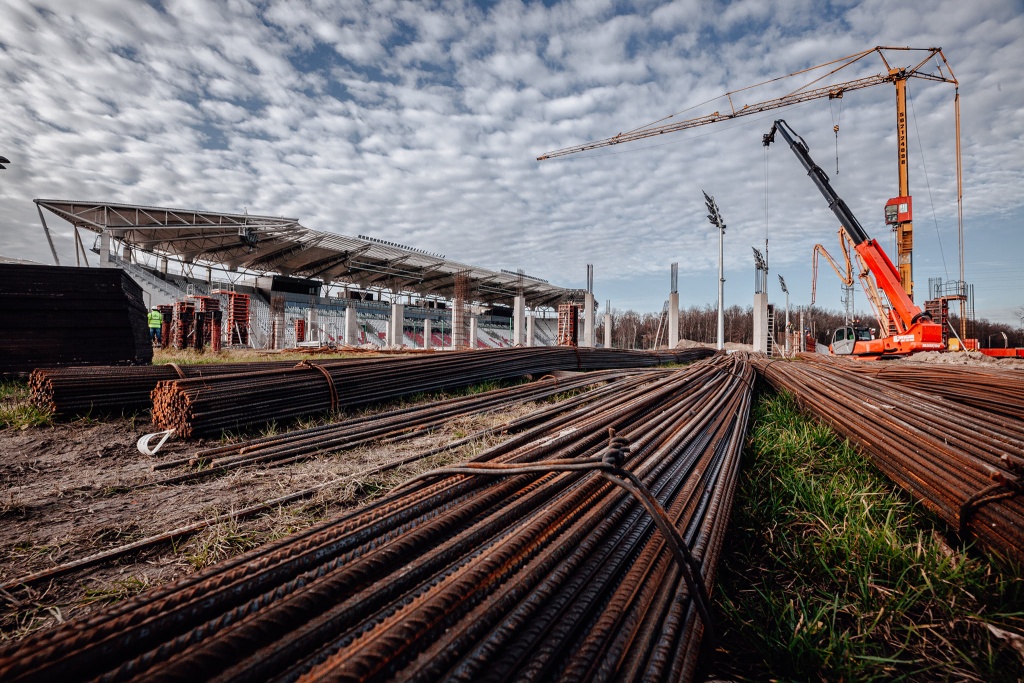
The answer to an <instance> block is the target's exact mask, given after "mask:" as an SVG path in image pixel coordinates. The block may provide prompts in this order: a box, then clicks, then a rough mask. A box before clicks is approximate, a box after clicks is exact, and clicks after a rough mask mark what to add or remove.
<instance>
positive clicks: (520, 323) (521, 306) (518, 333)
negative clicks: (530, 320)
mask: <svg viewBox="0 0 1024 683" xmlns="http://www.w3.org/2000/svg"><path fill="white" fill-rule="evenodd" d="M525 327H526V297H525V296H523V295H522V294H520V295H519V296H517V297H516V301H515V306H514V308H513V312H512V345H513V346H522V345H523V342H524V334H523V332H524V331H525V330H524V328H525Z"/></svg>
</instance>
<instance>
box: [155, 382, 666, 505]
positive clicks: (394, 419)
mask: <svg viewBox="0 0 1024 683" xmlns="http://www.w3.org/2000/svg"><path fill="white" fill-rule="evenodd" d="M628 372H634V373H635V372H638V371H619V370H604V371H598V372H594V373H586V374H581V375H579V376H576V377H570V378H565V379H561V380H559V379H556V378H554V377H547V378H543V379H541V380H538V381H536V382H531V383H529V384H523V385H518V386H514V387H509V388H504V389H492V390H491V391H486V392H483V393H480V394H475V395H471V396H461V397H457V398H450V399H445V400H441V401H434V402H431V403H426V404H423V405H417V406H415V407H412V408H399V409H397V410H391V411H388V412H385V413H380V414H376V415H369V416H366V417H361V418H352V419H348V420H343V421H340V422H332V423H330V424H326V425H321V426H317V427H310V428H308V429H300V430H295V431H290V432H286V433H284V434H280V435H275V436H268V437H262V438H258V439H252V440H249V441H244V442H241V443H232V444H228V445H224V446H215V447H213V448H206V449H202V450H199V451H197V452H195V453H194V454H193V455H191V456H189V457H186V458H182V459H179V460H171V461H165V462H161V463H159V464H157V465H155V466H154V468H153V469H154V470H157V469H160V470H163V469H170V468H172V467H178V466H181V465H201V466H202V467H203V469H199V470H194V471H191V472H186V473H184V474H178V475H174V476H171V477H168V478H165V479H161V480H158V481H155V482H152V483H151V484H150V485H161V484H176V483H179V482H184V481H193V480H196V479H203V478H207V477H212V476H217V475H219V474H221V473H222V472H225V471H228V470H232V469H236V468H239V467H246V466H251V465H259V466H261V467H267V466H281V465H288V464H291V463H294V462H299V461H301V460H304V459H308V458H311V457H314V456H316V455H320V454H325V453H338V452H341V451H345V450H349V449H352V448H355V447H357V446H362V445H365V444H370V443H377V442H381V441H385V440H386V441H387V442H389V443H394V442H396V441H399V440H402V439H407V438H414V437H417V436H422V435H423V434H426V433H427V432H428V431H429V430H433V429H435V428H437V427H439V426H441V425H444V424H447V423H449V422H450V421H451V420H453V419H457V418H461V417H466V416H470V415H478V414H481V413H485V412H492V411H495V410H501V409H504V408H508V407H509V406H512V405H517V404H522V403H524V402H526V401H539V400H544V399H546V398H550V397H551V396H554V395H555V394H559V393H563V392H571V391H578V390H583V389H588V388H592V387H595V386H596V385H598V384H602V383H605V382H613V381H615V380H621V379H622V378H623V377H625V376H626V374H627V373H628ZM641 372H644V373H647V372H649V371H641ZM647 381H650V379H649V377H646V376H644V375H635V376H633V377H632V382H631V383H644V382H647ZM629 385H630V384H629V383H626V384H625V386H629ZM623 386H624V383H623V382H615V384H614V385H610V386H606V387H605V388H604V389H602V390H594V391H591V392H587V393H585V394H583V395H580V396H577V397H575V398H573V399H569V400H566V401H561V402H559V403H557V404H555V405H553V406H551V407H550V408H549V409H546V410H537V411H534V412H533V413H531V414H530V415H529V416H526V417H523V418H520V419H518V420H515V421H512V422H508V423H504V424H502V425H500V426H498V427H494V428H493V429H488V430H484V432H486V433H494V432H502V433H515V432H517V431H519V430H521V429H524V428H526V427H528V426H531V425H533V424H536V423H538V422H540V421H542V420H544V419H546V418H548V417H550V416H552V415H554V414H558V413H566V412H568V411H570V410H572V409H575V408H577V407H578V406H580V405H581V404H582V405H585V404H587V403H590V402H592V401H595V400H597V399H599V398H601V397H602V396H604V395H605V394H607V393H610V392H613V391H615V392H617V391H622V389H623ZM484 435H485V434H484V433H477V434H473V435H470V436H468V437H466V438H464V439H460V440H458V441H457V442H456V443H455V444H446V445H445V446H443V447H439V448H438V449H436V450H437V452H441V451H443V450H447V449H448V448H451V447H453V446H455V445H461V444H462V443H465V442H468V441H471V440H473V439H476V438H480V437H481V436H484Z"/></svg>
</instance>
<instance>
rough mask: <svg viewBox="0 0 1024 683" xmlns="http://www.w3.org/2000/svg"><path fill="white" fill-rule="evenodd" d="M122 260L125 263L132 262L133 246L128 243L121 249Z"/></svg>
mask: <svg viewBox="0 0 1024 683" xmlns="http://www.w3.org/2000/svg"><path fill="white" fill-rule="evenodd" d="M121 260H122V261H124V262H125V263H131V262H132V248H131V246H130V245H127V244H126V245H124V248H123V249H121Z"/></svg>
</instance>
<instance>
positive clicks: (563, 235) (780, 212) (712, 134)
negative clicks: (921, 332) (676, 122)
mask: <svg viewBox="0 0 1024 683" xmlns="http://www.w3.org/2000/svg"><path fill="white" fill-rule="evenodd" d="M0 25H3V26H5V31H4V33H3V35H2V36H0V80H2V83H3V89H4V93H5V96H4V97H3V98H0V146H2V147H0V154H3V155H4V156H7V157H8V158H10V159H11V160H12V164H11V166H10V167H9V168H8V169H7V170H6V171H4V172H3V174H2V175H0V230H2V235H3V242H2V245H0V249H2V251H3V253H5V254H8V255H13V256H20V257H23V258H34V259H36V260H40V261H47V260H48V255H47V254H48V250H47V247H46V246H45V244H43V240H42V237H41V232H40V230H39V228H38V224H37V222H38V219H37V218H36V215H35V210H34V207H33V206H32V204H31V199H32V198H33V197H60V198H70V199H97V200H104V201H121V202H127V203H143V204H156V205H171V206H181V207H186V208H207V209H212V210H224V211H240V210H242V209H247V210H249V211H250V212H253V213H269V214H274V215H288V216H296V217H298V218H300V220H301V221H302V222H303V224H304V225H306V226H308V227H311V228H315V229H319V230H326V231H334V232H340V233H345V234H350V235H355V234H370V235H375V236H379V237H382V238H385V239H392V240H396V241H400V242H403V243H407V244H412V245H416V246H420V247H424V248H428V249H430V250H433V251H439V252H443V253H446V254H448V255H450V256H452V257H454V258H458V259H460V260H463V261H466V262H469V263H478V264H480V265H484V266H488V267H492V268H513V269H514V268H519V267H522V268H525V269H526V270H527V271H528V272H530V273H535V274H537V275H541V276H544V277H548V278H549V279H552V280H553V281H555V282H557V283H559V284H564V285H567V286H580V285H581V284H582V281H583V276H584V273H585V269H584V265H585V264H586V263H594V264H595V266H596V268H597V275H598V282H597V284H598V295H599V297H600V298H601V299H604V298H606V297H610V298H612V299H613V300H614V302H615V304H616V305H618V306H634V307H639V308H642V309H647V310H653V309H657V308H660V302H661V300H662V299H663V298H664V291H663V290H665V289H667V270H668V264H669V263H670V262H672V261H679V262H680V263H681V268H682V275H683V281H684V283H685V288H686V291H685V292H684V303H687V304H691V303H698V304H703V303H705V302H710V301H711V300H712V299H713V298H714V291H715V284H714V278H715V270H716V258H717V249H716V246H717V245H716V244H715V239H714V235H713V234H712V233H711V231H710V228H709V226H708V225H707V223H706V219H705V217H704V208H703V202H702V197H701V193H700V190H701V189H706V190H708V191H709V192H711V193H712V194H714V195H715V196H716V198H717V199H718V202H719V205H720V206H721V207H722V210H723V213H724V215H725V217H726V220H727V223H728V224H729V231H728V233H727V240H728V248H727V268H728V273H727V278H729V280H730V285H729V296H728V298H729V299H730V303H740V304H746V303H747V302H748V301H749V274H748V273H749V270H750V250H749V247H750V245H757V244H763V241H764V238H765V235H766V233H767V234H768V235H770V239H771V252H772V255H771V259H772V267H773V271H775V272H785V273H786V277H787V280H789V281H790V289H791V291H793V293H794V298H795V299H796V300H798V301H799V300H801V297H802V299H803V300H806V298H807V294H808V290H809V279H810V278H809V270H810V269H809V262H810V258H809V257H810V253H811V248H812V246H813V244H814V243H815V242H819V241H826V243H827V240H829V239H831V236H832V235H833V234H834V230H835V227H834V223H835V221H834V219H833V218H832V217H831V214H830V213H829V212H828V210H827V208H826V207H825V206H824V203H823V202H822V201H821V200H820V198H819V197H818V196H817V194H816V193H815V192H814V190H813V188H812V187H811V186H810V184H809V183H808V182H807V180H806V178H804V177H803V173H802V172H801V171H800V170H799V167H798V166H797V165H796V161H795V160H794V159H792V158H790V157H789V156H787V155H788V153H787V152H784V151H776V150H775V148H773V149H772V150H771V151H770V152H769V153H768V156H765V153H764V152H763V150H762V148H761V146H760V135H761V134H762V133H763V132H765V131H766V130H767V128H768V127H769V126H770V117H750V119H740V120H738V121H736V122H733V123H726V124H720V125H718V126H713V127H707V128H698V129H694V130H692V131H690V132H687V133H682V134H678V135H677V136H675V137H671V136H670V137H668V138H662V139H658V140H654V141H650V142H649V143H647V144H645V143H643V142H641V143H638V144H635V145H633V146H631V147H621V148H620V147H612V148H607V149H606V150H604V151H601V152H597V153H592V154H589V155H583V156H580V157H568V158H566V159H565V160H561V161H558V160H553V161H548V162H542V163H538V162H536V161H535V160H534V159H535V157H536V156H538V155H539V154H540V153H542V152H545V151H548V150H552V149H556V148H559V147H564V146H567V145H570V144H574V143H578V142H582V141H586V140H592V139H597V138H603V137H607V136H610V135H614V134H615V133H617V132H620V131H623V130H628V129H630V128H633V127H635V126H638V125H641V124H644V123H647V122H650V121H652V120H654V119H658V118H660V117H662V116H665V115H667V114H671V113H677V112H678V115H679V116H680V117H686V116H690V115H697V114H703V113H709V112H711V111H715V110H716V109H717V110H722V109H723V108H724V107H727V106H729V105H728V102H726V101H724V100H716V99H714V98H716V97H717V96H719V95H720V94H721V93H723V92H725V91H726V90H730V89H735V88H739V87H743V86H746V85H750V84H753V83H757V82H761V81H764V80H766V79H769V78H774V77H776V76H779V75H782V74H785V73H788V72H791V71H794V70H798V69H802V68H806V67H807V66H810V65H813V64H817V63H821V62H825V61H828V60H831V59H835V58H837V57H841V56H843V55H846V54H851V53H854V52H857V51H860V50H862V49H865V48H868V47H872V46H874V45H885V44H891V45H911V46H922V47H926V46H934V45H940V46H942V47H943V48H944V50H945V52H946V54H947V55H948V56H949V58H950V61H951V64H952V66H953V68H954V70H955V73H956V75H957V77H958V78H959V80H960V82H961V89H960V92H961V95H962V97H963V125H964V135H963V140H964V168H965V180H966V186H965V197H966V201H965V215H966V216H967V226H968V233H967V234H968V240H969V241H968V245H969V246H968V251H967V259H968V279H969V280H972V279H973V280H975V281H976V282H977V284H978V286H979V313H981V314H987V315H989V316H990V317H995V318H1004V319H1006V318H1009V311H1010V310H1011V309H1012V308H1013V307H1014V306H1016V305H1019V304H1020V303H1021V302H1020V301H1014V300H1013V299H1012V297H1011V296H1009V295H1004V296H1002V297H1000V296H997V295H996V293H995V290H996V288H997V286H999V285H1002V286H1004V287H1005V286H1006V285H1007V284H1008V283H1014V282H1017V281H1016V280H1014V278H1015V277H1018V278H1019V275H1016V267H1015V264H1016V262H1018V261H1019V260H1020V258H1021V256H1022V255H1024V254H1022V253H1021V251H1022V250H1024V247H1022V246H1021V241H1020V240H1019V239H1016V240H1014V239H1007V238H1009V237H1012V235H1011V228H1012V226H1014V225H1016V224H1019V220H1020V218H1021V216H1022V213H1024V211H1022V207H1024V182H1022V181H1024V170H1022V159H1024V143H1022V140H1024V119H1021V117H1020V116H1019V114H1018V112H1019V111H1020V110H1021V109H1022V107H1024V89H1022V86H1021V85H1020V79H1019V78H1017V74H1015V73H1014V70H1016V69H1018V68H1019V66H1020V63H1021V57H1022V56H1024V19H1022V17H1021V11H1020V8H1019V4H1018V3H1016V2H1014V1H1013V0H981V1H979V2H974V3H962V2H957V1H956V0H948V1H942V0H940V1H938V2H929V3H923V2H900V3H896V2H889V1H883V0H866V1H865V2H861V3H858V4H852V3H848V2H835V3H832V4H829V5H825V6H822V4H821V3H817V2H812V1H811V0H770V1H766V0H759V1H758V2H729V3H725V2H711V1H705V2H701V1H698V0H684V1H682V2H673V3H661V2H645V1H642V0H636V1H635V2H632V3H630V2H589V1H585V0H581V1H580V2H565V3H552V4H551V6H547V5H546V4H545V3H541V2H519V1H505V2H496V3H481V4H480V5H476V4H472V3H468V2H443V3H441V2H438V3H427V2H423V3H419V2H417V3H410V2H398V1H394V2H387V1H384V2H376V1H375V2H362V3H359V2H346V3H320V2H312V1H311V2H299V1H288V2H273V1H272V2H264V3H258V4H250V3H243V2H224V3H215V2H204V1H201V0H163V1H160V0H152V1H151V2H149V3H141V2H134V1H129V0H118V1H115V0H95V1H93V2H89V3H79V2H72V1H71V0H68V1H66V2H60V1H57V0H50V1H41V2H25V1H24V0H8V2H5V3H4V4H3V5H2V6H0ZM880 69H881V65H880V63H878V62H877V61H876V62H871V63H865V64H864V65H863V66H862V67H861V70H860V71H858V72H856V73H852V74H851V76H852V75H866V74H870V73H877V72H878V71H879V70H880ZM797 84H798V83H788V84H777V85H775V84H773V85H770V86H766V87H765V88H762V89H758V90H754V91H750V92H749V93H744V94H743V95H742V97H743V98H746V99H743V100H742V101H741V102H736V104H738V105H739V104H742V103H743V102H753V101H757V100H760V99H764V98H767V97H771V96H775V95H779V94H782V93H784V92H786V91H787V88H792V87H795V86H796V85H797ZM911 94H912V97H913V102H914V108H913V113H914V117H915V118H914V121H913V123H914V128H913V130H912V132H911V136H912V145H911V154H912V164H913V165H912V169H911V173H912V177H911V181H912V189H913V191H914V194H915V206H916V207H917V209H918V216H917V221H916V222H917V230H918V233H917V234H918V240H917V243H916V245H915V247H916V251H915V259H916V260H915V268H916V278H915V279H916V280H917V281H918V283H919V287H920V286H921V284H923V283H924V282H925V281H926V279H927V277H929V276H941V277H947V278H949V277H953V278H955V277H956V276H957V265H956V232H955V225H956V224H955V216H956V198H955V176H954V172H953V137H952V127H953V106H952V95H953V93H952V88H951V87H949V86H947V85H943V84H931V83H925V82H923V81H914V82H912V83H911ZM705 102H706V104H705V105H704V106H703V107H697V108H694V109H691V107H692V106H693V105H697V104H699V103H705ZM779 113H780V115H781V116H783V117H785V118H787V120H789V121H790V123H791V124H792V125H793V126H794V128H796V129H797V130H798V131H799V132H800V133H801V134H803V135H804V137H805V138H806V139H807V141H808V143H809V144H810V146H811V149H812V153H813V154H814V155H815V157H816V158H817V159H818V161H819V163H821V164H822V166H824V167H826V168H830V166H832V167H834V164H835V155H836V154H835V147H836V141H835V138H834V135H833V132H832V126H833V124H834V123H835V122H837V121H838V122H840V124H841V133H840V137H839V164H840V174H839V175H838V176H836V177H835V182H836V185H837V187H838V189H839V191H840V193H841V194H842V195H843V196H844V198H845V199H846V200H847V202H848V203H849V204H850V205H851V206H852V207H853V208H854V210H855V212H857V213H858V215H859V216H860V217H861V220H862V222H864V223H865V224H866V225H867V226H868V227H869V230H870V231H872V233H874V234H875V235H876V236H878V237H880V238H885V239H888V237H887V233H886V232H885V228H884V226H882V225H881V221H880V216H881V205H882V204H883V203H884V201H885V199H887V198H888V197H890V196H893V195H894V194H895V190H894V185H895V178H894V175H895V168H894V166H895V163H894V159H895V142H894V135H895V132H894V119H895V116H894V107H893V95H892V92H891V88H889V87H879V88H872V89H869V90H864V91H859V92H857V93H853V94H850V95H848V96H847V98H845V101H844V102H843V107H842V110H841V113H840V111H839V108H838V106H837V105H836V103H832V104H831V105H830V103H829V102H828V101H818V102H815V103H812V104H808V105H804V106H802V107H798V108H793V109H790V110H782V111H781V112H779ZM752 119H756V120H752ZM778 149H780V150H781V148H778ZM922 149H923V151H924V153H923V154H922V153H921V151H922ZM832 170H834V168H832ZM766 184H767V193H766ZM766 206H767V211H766ZM57 223H58V224H59V221H58V222H57ZM982 226H984V228H985V229H982ZM61 230H64V232H63V234H59V235H58V248H59V250H60V251H61V253H62V254H66V255H67V256H66V258H72V257H71V253H72V251H71V245H72V243H71V239H70V232H69V231H67V228H66V226H61ZM940 241H941V249H940ZM972 268H974V273H973V276H972V270H971V269H972ZM1019 284H1024V283H1018V285H1019ZM986 291H987V292H989V293H988V294H983V292H986ZM1018 291H1019V286H1018ZM823 303H825V304H826V305H834V303H833V302H829V301H824V302H823Z"/></svg>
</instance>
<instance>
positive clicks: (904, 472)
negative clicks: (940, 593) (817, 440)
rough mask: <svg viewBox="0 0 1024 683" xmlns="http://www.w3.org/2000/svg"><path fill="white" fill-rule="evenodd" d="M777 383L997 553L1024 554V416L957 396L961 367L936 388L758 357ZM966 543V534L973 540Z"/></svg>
mask: <svg viewBox="0 0 1024 683" xmlns="http://www.w3.org/2000/svg"><path fill="white" fill-rule="evenodd" d="M754 365H755V366H756V368H757V370H758V372H759V373H761V374H762V375H763V376H764V377H765V379H767V380H768V382H769V383H770V384H771V385H772V386H773V387H775V388H777V389H780V390H785V391H789V392H791V393H793V394H794V395H795V396H796V398H797V400H798V401H799V403H800V405H801V406H802V407H803V408H805V409H806V410H808V411H810V412H811V413H813V414H814V415H816V416H817V417H819V418H821V419H822V420H824V421H826V422H827V423H829V424H830V425H831V426H832V427H833V428H834V429H835V430H836V431H837V432H839V433H840V434H842V435H843V436H845V437H847V438H849V439H850V440H851V441H852V442H854V443H855V444H856V445H858V446H859V447H860V448H861V449H862V450H863V451H864V452H865V453H866V454H867V455H868V456H870V457H871V459H872V460H873V462H874V463H875V464H876V465H877V466H878V467H879V469H881V470H882V471H883V472H884V473H885V474H886V475H888V476H889V477H890V478H891V479H892V480H893V481H894V482H896V483H897V484H899V485H900V486H902V487H903V488H905V489H907V490H908V491H909V492H911V493H912V494H913V495H914V496H915V497H917V498H918V499H920V500H921V501H922V502H923V503H924V505H925V506H926V507H928V508H929V509H931V510H933V511H934V512H935V513H937V514H938V515H939V516H940V517H942V518H943V519H944V520H945V521H946V522H947V523H949V524H950V525H952V526H953V527H954V528H957V529H959V530H960V531H961V533H962V534H964V535H965V536H967V537H970V538H977V539H978V541H979V542H980V543H981V544H982V545H984V546H986V547H987V548H988V549H989V550H990V551H992V552H994V553H997V554H1000V555H1004V556H1007V557H1009V558H1012V559H1014V560H1016V561H1018V562H1020V561H1024V495H1022V494H1024V486H1022V481H1024V476H1022V475H1024V419H1022V417H1021V415H1020V414H1018V415H1017V416H1016V417H1015V418H1014V417H1010V416H1006V415H998V414H994V413H992V412H988V411H986V410H983V409H980V408H975V407H972V406H970V405H966V404H965V403H963V402H960V403H958V402H956V401H950V400H949V399H948V398H947V396H948V395H955V394H957V393H958V389H957V387H958V386H959V385H962V384H964V382H965V380H964V377H963V373H960V372H956V371H955V370H954V371H952V372H945V371H944V370H945V368H943V367H940V366H936V367H934V368H932V369H930V370H929V371H928V372H927V377H929V378H930V380H931V388H930V390H929V391H927V392H925V391H919V390H916V389H912V388H909V387H908V386H906V385H904V384H902V383H895V382H890V381H888V380H886V379H882V378H880V377H878V376H872V374H871V373H865V372H862V371H860V370H859V369H851V368H850V367H847V365H848V364H846V363H832V362H824V363H823V362H806V361H799V360H798V361H777V360H767V359H764V358H762V359H758V360H755V361H754ZM965 540H966V539H965Z"/></svg>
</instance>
